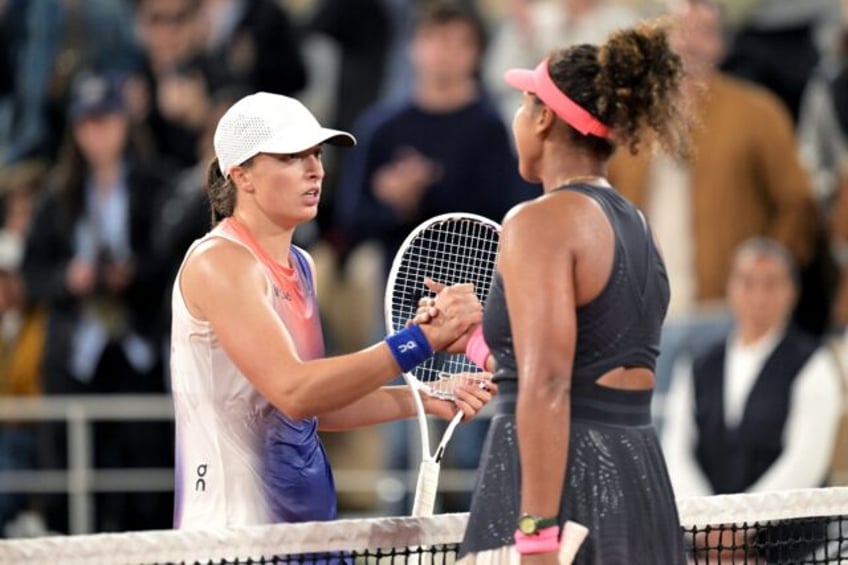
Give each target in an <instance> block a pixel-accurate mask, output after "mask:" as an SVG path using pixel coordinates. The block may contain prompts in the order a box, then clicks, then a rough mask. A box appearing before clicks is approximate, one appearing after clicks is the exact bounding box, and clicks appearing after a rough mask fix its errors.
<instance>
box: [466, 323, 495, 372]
mask: <svg viewBox="0 0 848 565" xmlns="http://www.w3.org/2000/svg"><path fill="white" fill-rule="evenodd" d="M489 353H490V352H489V346H488V345H487V344H486V338H484V337H483V326H477V329H476V330H474V332H472V334H471V337H469V338H468V343H466V344H465V356H466V357H468V358H469V359H471V361H472V362H473V363H474V364H475V365H477V366H478V367H480V368H481V369H483V370H485V369H486V360H487V359H488V358H489Z"/></svg>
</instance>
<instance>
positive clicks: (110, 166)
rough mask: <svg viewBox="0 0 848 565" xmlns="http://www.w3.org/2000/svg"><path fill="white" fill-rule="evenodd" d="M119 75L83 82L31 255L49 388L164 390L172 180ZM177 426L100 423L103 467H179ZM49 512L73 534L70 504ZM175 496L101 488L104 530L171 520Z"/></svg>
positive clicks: (30, 243)
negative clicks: (166, 209) (149, 149)
mask: <svg viewBox="0 0 848 565" xmlns="http://www.w3.org/2000/svg"><path fill="white" fill-rule="evenodd" d="M130 132H131V128H130V120H129V118H128V112H127V107H126V104H125V100H124V96H123V83H122V82H121V80H120V79H119V77H116V76H111V75H107V74H94V73H91V72H84V73H81V74H80V75H78V76H77V77H76V79H75V81H74V82H73V84H72V89H71V95H70V106H69V109H68V137H67V139H66V140H65V143H64V146H63V149H62V152H61V154H60V158H59V161H58V164H57V166H56V169H55V171H54V175H53V178H52V181H53V182H52V184H51V186H49V187H47V190H46V191H45V193H44V194H45V196H44V198H43V199H42V201H41V202H40V203H39V206H38V208H37V211H36V214H35V217H34V218H33V224H32V229H31V230H30V233H29V236H28V239H27V242H26V246H25V252H24V260H23V266H22V271H23V276H24V280H25V288H26V289H27V291H28V292H29V293H30V298H31V300H32V301H34V302H36V303H40V304H43V305H44V306H46V308H47V311H48V316H49V323H48V331H47V337H46V345H45V356H44V372H43V385H44V392H45V394H48V395H50V394H52V395H56V394H113V393H114V394H131V393H164V392H165V389H166V387H165V382H164V378H163V376H162V375H163V373H162V361H161V349H162V347H161V342H162V340H161V337H159V336H158V335H156V334H157V331H161V323H160V321H159V320H157V319H156V316H161V308H160V304H161V301H162V293H163V292H164V288H165V272H164V268H163V267H162V266H161V262H160V261H156V260H155V259H154V256H153V252H154V246H153V243H152V239H153V229H152V228H153V225H154V221H155V219H156V218H157V217H158V215H159V208H158V206H159V204H158V203H159V202H161V200H162V198H161V195H162V194H163V193H164V191H165V190H166V187H167V186H168V184H167V181H166V180H165V179H164V177H163V176H161V175H160V174H158V173H154V172H153V171H152V170H151V169H149V168H147V167H146V166H145V165H144V164H143V161H142V160H141V159H139V153H138V152H136V151H135V150H134V149H133V144H132V143H131V142H130V139H131V137H132V136H131V133H130ZM50 429H51V430H52V432H54V433H55V437H52V436H53V434H52V433H50V434H48V436H51V437H48V438H46V445H45V447H46V449H45V450H44V451H45V453H46V455H45V457H46V459H47V460H46V461H44V463H45V464H46V465H48V466H51V467H52V466H56V467H58V468H65V466H66V464H67V462H66V461H65V460H64V457H65V446H64V437H65V436H64V431H63V430H62V427H61V425H59V424H57V425H55V426H52V427H51V428H50ZM172 436H173V434H172V433H171V428H170V425H169V424H165V423H159V422H139V423H136V422H108V423H97V424H95V426H94V452H95V463H96V465H97V466H98V467H107V468H120V467H147V468H150V467H167V466H170V465H171V464H172V462H173V453H172V449H169V448H167V445H168V444H169V443H170V442H172ZM63 504H64V503H62V502H60V503H59V506H60V508H57V509H56V511H55V512H49V515H50V517H51V518H55V519H57V520H58V521H57V522H56V523H52V524H50V528H51V529H53V530H56V531H65V528H66V527H67V524H64V523H63V522H62V519H63V518H64V516H66V514H67V513H66V512H62V511H61V506H63ZM170 507H171V504H170V496H169V494H168V493H162V494H153V495H151V494H148V493H144V494H143V495H142V494H139V495H135V496H128V497H126V498H124V497H123V496H122V495H120V494H109V495H102V496H100V495H99V496H98V500H97V504H96V513H95V514H96V520H95V525H96V528H97V529H98V530H99V531H104V530H122V529H142V528H145V529H146V528H155V527H167V526H168V525H169V524H170V521H171V516H170Z"/></svg>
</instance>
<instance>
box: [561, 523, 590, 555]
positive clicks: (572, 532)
mask: <svg viewBox="0 0 848 565" xmlns="http://www.w3.org/2000/svg"><path fill="white" fill-rule="evenodd" d="M588 533H589V529H588V528H586V526H584V525H582V524H578V523H577V522H572V521H571V520H569V521H568V522H566V523H565V527H564V528H563V531H562V544H561V545H560V546H559V565H571V563H572V562H573V561H574V558H575V557H576V556H577V551H578V550H579V549H580V545H581V544H582V543H583V540H584V539H586V534H588Z"/></svg>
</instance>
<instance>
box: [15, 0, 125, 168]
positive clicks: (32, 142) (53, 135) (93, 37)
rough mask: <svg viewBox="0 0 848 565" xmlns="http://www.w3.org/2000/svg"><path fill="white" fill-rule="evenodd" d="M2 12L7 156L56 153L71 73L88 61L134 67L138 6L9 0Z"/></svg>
mask: <svg viewBox="0 0 848 565" xmlns="http://www.w3.org/2000/svg"><path fill="white" fill-rule="evenodd" d="M3 4H5V6H4V7H5V10H3V9H0V12H2V14H0V17H2V18H3V19H4V23H5V26H4V27H5V33H6V39H7V41H8V44H7V49H8V54H9V59H8V60H7V61H6V62H7V64H8V66H9V72H10V73H11V74H10V76H8V77H4V78H6V80H9V81H10V82H11V85H10V86H11V89H12V91H11V93H10V94H9V97H8V102H9V103H10V105H11V108H10V109H11V116H10V118H11V120H10V123H8V124H7V127H6V128H5V131H3V129H4V128H2V127H0V147H3V155H2V161H3V162H5V163H14V162H16V161H19V160H21V159H27V158H30V157H39V156H40V157H46V158H48V159H53V158H54V157H55V156H56V153H57V151H58V148H59V145H60V144H61V139H62V134H63V130H64V125H65V109H66V106H67V104H66V97H67V92H68V87H69V84H70V80H71V77H72V76H73V75H74V73H76V72H77V70H79V69H80V68H82V67H95V68H99V69H102V70H109V71H111V72H129V71H130V70H131V69H132V68H133V67H134V65H135V54H136V52H135V48H134V43H133V30H132V13H131V11H130V9H129V8H128V3H127V2H116V1H115V0H86V1H85V2H82V1H79V0H11V1H8V2H3Z"/></svg>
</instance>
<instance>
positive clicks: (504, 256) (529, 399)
mask: <svg viewBox="0 0 848 565" xmlns="http://www.w3.org/2000/svg"><path fill="white" fill-rule="evenodd" d="M547 213H550V212H549V211H547V210H545V209H544V208H543V207H542V206H539V205H538V204H536V203H531V204H530V205H529V206H525V207H521V208H519V209H518V211H517V213H515V214H511V215H509V216H508V217H507V220H506V221H505V223H504V227H503V234H502V239H501V248H500V259H499V263H500V265H499V266H500V270H501V274H502V276H503V280H504V287H505V290H506V301H507V305H508V308H509V316H510V322H511V328H512V335H513V340H514V343H515V355H516V361H517V366H518V385H519V394H518V404H517V406H516V424H517V428H518V445H519V453H520V459H521V469H522V471H521V512H522V513H529V514H534V515H537V516H542V517H553V516H556V515H557V514H559V507H560V500H561V498H562V485H563V479H564V477H565V469H566V459H567V456H568V440H569V429H570V416H571V414H570V412H571V410H570V404H571V402H570V395H571V370H572V362H573V359H574V347H575V341H576V334H575V332H576V321H575V297H574V294H575V293H574V268H573V267H574V257H573V253H572V251H571V249H570V247H569V246H568V245H564V244H563V242H562V240H561V238H562V233H558V234H556V235H552V234H551V231H552V230H551V229H550V226H551V225H552V224H551V223H550V222H548V221H546V220H545V218H544V215H545V214H547ZM552 312H555V313H556V315H553V316H552V315H551V313H552ZM542 321H543V322H542Z"/></svg>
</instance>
